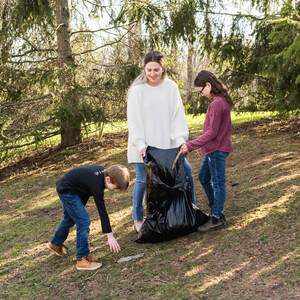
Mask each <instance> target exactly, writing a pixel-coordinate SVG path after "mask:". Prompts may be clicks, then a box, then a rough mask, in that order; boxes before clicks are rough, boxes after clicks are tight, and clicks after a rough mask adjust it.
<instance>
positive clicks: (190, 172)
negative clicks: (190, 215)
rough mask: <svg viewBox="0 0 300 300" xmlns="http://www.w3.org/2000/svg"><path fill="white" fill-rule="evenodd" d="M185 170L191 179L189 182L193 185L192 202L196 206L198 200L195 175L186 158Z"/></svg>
mask: <svg viewBox="0 0 300 300" xmlns="http://www.w3.org/2000/svg"><path fill="white" fill-rule="evenodd" d="M183 165H184V168H185V171H186V175H187V176H188V178H189V182H190V183H191V186H192V187H191V189H192V190H191V192H192V202H193V203H194V204H195V205H196V199H195V190H194V178H193V173H192V166H191V165H190V163H189V162H188V160H187V159H186V158H185V159H184V163H183Z"/></svg>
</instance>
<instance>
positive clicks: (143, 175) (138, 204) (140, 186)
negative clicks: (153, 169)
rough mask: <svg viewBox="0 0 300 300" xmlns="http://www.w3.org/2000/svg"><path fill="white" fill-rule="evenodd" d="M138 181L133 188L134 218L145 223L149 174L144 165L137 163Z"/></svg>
mask: <svg viewBox="0 0 300 300" xmlns="http://www.w3.org/2000/svg"><path fill="white" fill-rule="evenodd" d="M134 169H135V176H136V180H135V183H134V187H133V211H132V218H133V219H134V220H136V221H143V217H144V205H143V199H144V193H145V186H146V179H147V172H146V169H145V166H144V164H143V163H135V164H134Z"/></svg>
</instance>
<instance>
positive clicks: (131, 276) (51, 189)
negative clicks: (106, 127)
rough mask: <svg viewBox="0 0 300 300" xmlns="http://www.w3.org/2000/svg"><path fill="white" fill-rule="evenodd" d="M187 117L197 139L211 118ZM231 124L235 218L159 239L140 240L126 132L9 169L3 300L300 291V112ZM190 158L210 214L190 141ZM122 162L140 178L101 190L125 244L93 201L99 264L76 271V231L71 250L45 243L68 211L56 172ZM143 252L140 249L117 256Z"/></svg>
mask: <svg viewBox="0 0 300 300" xmlns="http://www.w3.org/2000/svg"><path fill="white" fill-rule="evenodd" d="M238 118H240V119H239V120H238V121H237V119H238ZM188 123H189V128H190V139H192V138H196V137H197V136H199V134H201V128H202V125H203V116H200V117H198V118H192V117H189V118H188ZM233 124H234V125H233V136H232V141H233V144H234V149H235V152H234V153H232V154H231V155H230V156H229V157H228V159H227V202H226V208H225V214H226V217H227V222H226V223H227V228H226V229H223V230H219V231H215V232H211V233H206V234H198V233H192V234H190V235H188V236H184V237H179V238H177V239H174V240H171V241H167V242H162V243H156V244H148V243H145V244H137V243H135V242H133V241H132V240H133V239H134V238H135V237H136V234H135V233H134V231H133V222H132V219H131V211H132V189H133V183H134V169H133V166H132V165H130V164H127V160H126V146H127V132H126V130H125V131H124V130H123V131H119V132H117V133H110V134H106V135H104V137H103V138H101V139H97V138H90V139H86V140H85V141H84V142H83V143H82V144H80V145H77V146H74V147H69V148H67V149H64V150H61V149H59V148H56V147H52V148H48V150H47V151H44V152H43V153H37V152H35V153H34V154H32V155H29V156H28V157H27V158H25V159H23V160H21V161H19V162H17V163H15V164H10V165H6V166H4V167H2V169H0V180H1V184H0V199H1V201H0V220H1V222H0V266H1V268H0V299H30V298H32V299H251V300H252V299H299V298H300V288H299V286H300V282H299V278H300V268H299V240H300V239H299V232H300V226H299V224H300V222H299V214H300V210H299V195H300V193H299V185H300V152H299V149H300V118H299V117H291V118H289V119H288V120H276V119H274V118H273V119H268V118H264V119H256V120H255V118H254V119H253V118H252V119H251V120H249V119H247V118H243V117H242V116H241V115H238V116H233ZM188 160H189V162H190V163H191V165H192V167H193V173H194V178H195V192H196V200H197V204H198V206H199V208H200V209H202V210H203V211H205V212H209V210H208V205H207V200H206V197H205V195H204V192H203V190H202V188H201V186H200V183H199V182H198V180H197V173H198V171H199V168H200V166H201V163H202V161H203V157H201V156H200V151H194V152H192V153H190V154H189V155H188ZM115 163H121V164H124V165H126V166H127V167H128V168H129V170H130V173H131V178H132V180H131V186H130V188H129V189H128V191H126V192H125V193H114V192H109V191H106V192H105V199H106V206H107V209H108V212H109V215H110V219H111V223H112V227H113V231H114V234H115V237H116V238H117V239H118V241H119V244H120V246H121V248H122V251H121V252H120V253H119V254H113V253H111V252H109V248H108V245H107V241H106V236H105V235H103V234H102V233H101V225H100V220H99V216H98V213H97V210H96V206H95V204H94V202H93V200H92V199H91V200H90V201H89V202H88V204H87V211H88V213H89V215H90V217H91V220H92V224H91V227H90V228H91V233H90V238H89V242H90V249H91V252H92V255H93V256H95V257H96V258H97V259H98V260H99V261H101V262H102V263H103V267H102V268H100V269H98V270H95V271H77V270H76V268H75V256H76V248H75V238H76V231H75V229H72V230H71V232H70V235H69V238H68V240H67V243H66V244H67V246H68V247H69V251H68V256H67V257H65V258H60V257H57V256H55V255H54V254H53V253H52V252H50V251H49V250H47V248H46V243H47V242H48V241H49V240H50V238H51V237H52V236H53V234H54V232H55V230H56V228H57V226H58V225H59V223H60V221H61V218H62V207H61V203H60V200H59V198H58V196H57V194H56V191H55V182H56V181H57V180H58V179H59V178H60V177H61V176H62V175H63V174H64V173H65V172H67V171H68V170H69V169H71V168H73V167H75V166H79V165H82V164H100V165H103V166H109V165H111V164H115ZM140 253H144V256H143V257H142V258H140V259H137V260H131V261H129V262H124V263H120V264H119V263H117V260H118V259H119V258H121V257H125V256H129V255H136V254H140Z"/></svg>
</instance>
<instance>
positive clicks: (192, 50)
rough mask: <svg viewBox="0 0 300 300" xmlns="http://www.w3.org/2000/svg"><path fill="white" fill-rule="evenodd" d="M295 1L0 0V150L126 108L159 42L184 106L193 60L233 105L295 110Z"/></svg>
mask: <svg viewBox="0 0 300 300" xmlns="http://www.w3.org/2000/svg"><path fill="white" fill-rule="evenodd" d="M299 9H300V3H299V2H296V1H275V0H274V1H272V0H264V1H261V0H248V1H247V0H245V1H225V0H223V1H222V0H219V1H217V0H161V1H148V0H140V1H138V0H127V1H123V0H117V1H112V0H104V1H101V0H74V1H72V2H71V1H68V0H56V1H51V0H17V1H16V0H5V1H2V2H1V4H0V13H1V25H0V26H1V35H0V41H1V43H0V47H1V49H0V51H1V52H0V57H1V62H0V129H1V131H0V132H1V134H0V153H1V159H5V157H6V155H7V153H8V151H10V150H11V149H15V148H21V147H24V145H31V144H38V143H40V142H41V141H43V140H45V139H48V138H50V137H54V136H60V138H61V146H62V147H66V146H71V145H75V144H77V143H80V142H81V140H82V134H83V132H86V133H87V134H89V133H91V132H92V131H95V130H97V131H99V134H100V135H101V132H102V128H103V125H104V124H105V123H107V122H114V121H117V120H124V119H125V118H126V92H127V90H128V87H129V86H130V84H131V82H132V81H133V79H134V78H135V77H136V76H137V75H138V74H139V73H140V72H141V70H142V67H143V66H142V60H143V57H144V55H145V53H146V52H148V51H150V50H160V51H162V52H163V53H164V54H165V56H166V57H167V60H168V74H169V76H170V77H171V78H172V79H173V80H175V81H176V82H177V83H178V85H179V87H180V90H181V93H182V98H183V101H184V105H185V107H186V111H187V113H193V114H199V113H205V111H206V108H207V105H208V102H207V100H205V99H201V101H200V95H198V94H196V93H195V92H193V80H194V78H195V75H196V74H197V73H198V72H199V71H200V70H201V69H209V70H212V71H213V72H216V73H217V75H218V76H219V77H220V79H221V80H223V81H224V83H225V84H226V85H227V87H228V88H229V90H230V93H231V94H232V96H233V98H234V102H235V110H236V111H258V110H259V111H261V110H271V111H277V112H279V113H282V114H289V113H291V112H293V113H299V107H300V37H299V32H300V30H299V29H300V23H299V21H300V17H299Z"/></svg>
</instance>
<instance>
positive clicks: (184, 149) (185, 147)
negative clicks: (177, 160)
mask: <svg viewBox="0 0 300 300" xmlns="http://www.w3.org/2000/svg"><path fill="white" fill-rule="evenodd" d="M180 152H181V153H183V154H185V153H188V152H189V149H188V147H187V146H186V144H182V145H181V146H180Z"/></svg>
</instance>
